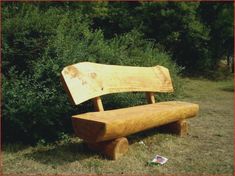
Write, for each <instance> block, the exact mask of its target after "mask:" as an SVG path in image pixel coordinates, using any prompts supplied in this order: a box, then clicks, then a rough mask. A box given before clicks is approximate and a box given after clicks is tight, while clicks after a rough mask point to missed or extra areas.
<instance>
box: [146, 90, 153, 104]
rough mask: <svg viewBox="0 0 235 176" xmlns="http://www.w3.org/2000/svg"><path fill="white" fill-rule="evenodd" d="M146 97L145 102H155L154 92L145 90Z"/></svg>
mask: <svg viewBox="0 0 235 176" xmlns="http://www.w3.org/2000/svg"><path fill="white" fill-rule="evenodd" d="M146 98H147V102H148V103H149V104H153V103H155V97H154V93H153V92H146Z"/></svg>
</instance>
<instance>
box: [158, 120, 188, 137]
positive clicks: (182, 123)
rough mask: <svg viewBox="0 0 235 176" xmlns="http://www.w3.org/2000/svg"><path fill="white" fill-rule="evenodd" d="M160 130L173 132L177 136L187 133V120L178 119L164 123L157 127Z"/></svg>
mask: <svg viewBox="0 0 235 176" xmlns="http://www.w3.org/2000/svg"><path fill="white" fill-rule="evenodd" d="M159 129H160V131H163V132H168V133H173V134H176V135H179V136H181V137H182V136H187V135H188V122H187V121H186V120H179V121H176V122H173V123H169V124H166V125H164V126H162V127H160V128H159Z"/></svg>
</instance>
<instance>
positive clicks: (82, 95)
mask: <svg viewBox="0 0 235 176" xmlns="http://www.w3.org/2000/svg"><path fill="white" fill-rule="evenodd" d="M61 75H62V76H61V79H62V84H65V85H64V87H65V90H66V92H67V94H68V95H69V96H70V99H71V100H72V102H73V103H74V104H76V105H77V104H80V103H82V102H84V101H87V100H89V99H92V98H95V97H99V96H101V95H105V94H109V93H118V92H130V91H138V92H172V91H173V87H172V82H171V78H170V74H169V71H168V69H167V68H165V67H162V66H159V65H158V66H155V67H131V66H117V65H105V64H96V63H90V62H81V63H78V64H74V65H70V66H67V67H65V68H64V69H63V71H62V74H61Z"/></svg>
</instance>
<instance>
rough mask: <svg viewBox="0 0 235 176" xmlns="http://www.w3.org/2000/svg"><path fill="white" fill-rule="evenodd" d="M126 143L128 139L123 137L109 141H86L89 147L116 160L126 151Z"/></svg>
mask: <svg viewBox="0 0 235 176" xmlns="http://www.w3.org/2000/svg"><path fill="white" fill-rule="evenodd" d="M128 145H129V144H128V140H127V138H125V137H121V138H117V139H114V140H111V141H104V142H98V143H87V146H88V148H89V149H91V150H93V151H97V152H100V153H102V154H103V155H105V156H106V157H108V158H110V159H112V160H116V159H118V158H119V157H121V156H122V155H123V154H124V153H126V152H127V151H128Z"/></svg>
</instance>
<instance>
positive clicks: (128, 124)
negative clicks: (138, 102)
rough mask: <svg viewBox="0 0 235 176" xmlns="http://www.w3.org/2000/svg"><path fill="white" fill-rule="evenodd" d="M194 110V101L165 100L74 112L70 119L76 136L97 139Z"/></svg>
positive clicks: (173, 119)
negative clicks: (99, 110)
mask: <svg viewBox="0 0 235 176" xmlns="http://www.w3.org/2000/svg"><path fill="white" fill-rule="evenodd" d="M197 112H198V105H197V104H192V103H187V102H180V101H169V102H161V103H154V104H150V105H142V106H135V107H130V108H123V109H116V110H109V111H102V112H89V113H85V114H81V115H74V116H72V121H73V128H74V131H75V134H76V135H77V136H78V137H80V138H81V139H83V140H85V141H87V142H100V141H106V140H110V139H115V138H119V137H124V136H128V135H130V134H133V133H137V132H140V131H143V130H146V129H150V128H153V127H158V126H161V125H165V124H169V123H172V122H176V121H179V120H184V119H186V118H190V117H194V116H195V115H196V114H197Z"/></svg>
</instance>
